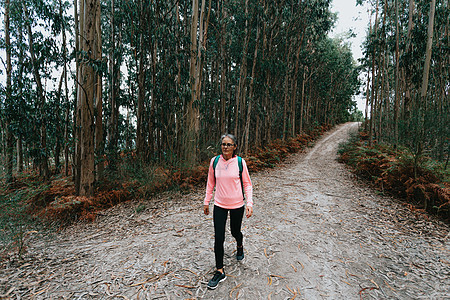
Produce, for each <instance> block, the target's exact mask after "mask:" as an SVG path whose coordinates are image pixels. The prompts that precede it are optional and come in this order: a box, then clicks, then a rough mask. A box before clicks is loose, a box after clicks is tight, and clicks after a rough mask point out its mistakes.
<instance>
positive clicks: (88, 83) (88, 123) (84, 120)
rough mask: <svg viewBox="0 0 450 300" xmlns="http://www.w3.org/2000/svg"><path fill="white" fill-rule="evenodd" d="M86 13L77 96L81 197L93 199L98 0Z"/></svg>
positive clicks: (82, 12) (89, 4) (88, 0)
mask: <svg viewBox="0 0 450 300" xmlns="http://www.w3.org/2000/svg"><path fill="white" fill-rule="evenodd" d="M83 1H84V4H83V6H84V8H85V9H84V10H80V29H81V28H83V30H80V33H81V37H82V38H81V46H82V49H83V51H84V53H87V55H88V56H89V61H87V60H86V59H85V60H83V61H82V63H81V78H80V80H78V81H79V82H80V83H81V87H82V92H81V93H80V94H79V95H78V97H79V98H80V101H79V103H80V105H81V122H80V123H81V137H80V144H81V176H80V195H81V196H93V194H94V181H95V162H94V161H95V153H94V152H95V140H94V136H95V114H94V97H95V96H96V95H97V90H96V88H98V84H96V81H97V77H98V74H97V73H96V72H95V70H94V67H93V65H92V63H90V61H91V62H92V61H96V60H97V59H98V57H96V53H97V48H96V47H97V38H98V33H97V26H96V24H99V21H98V18H100V15H99V14H98V12H99V8H98V6H99V5H100V2H99V0H83Z"/></svg>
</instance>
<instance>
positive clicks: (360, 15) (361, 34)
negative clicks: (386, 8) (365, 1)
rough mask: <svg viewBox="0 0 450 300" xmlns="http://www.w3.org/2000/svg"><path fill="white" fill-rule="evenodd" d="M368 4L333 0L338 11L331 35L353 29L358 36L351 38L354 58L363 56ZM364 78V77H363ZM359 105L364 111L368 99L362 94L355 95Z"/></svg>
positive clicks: (334, 10) (334, 35)
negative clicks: (362, 4)
mask: <svg viewBox="0 0 450 300" xmlns="http://www.w3.org/2000/svg"><path fill="white" fill-rule="evenodd" d="M367 9H368V5H365V6H360V5H359V6H356V0H333V3H332V9H331V10H332V11H333V12H336V13H337V17H338V19H337V22H336V25H335V28H334V29H333V31H332V32H331V33H330V36H331V37H336V36H339V35H340V34H342V33H345V32H347V31H348V30H352V31H353V33H355V34H356V37H354V38H351V39H349V40H348V41H349V42H350V43H351V49H352V52H353V58H354V59H355V60H358V58H361V57H362V49H361V46H362V43H363V41H364V39H365V36H366V31H367V28H368V25H369V13H368V11H367ZM362 78H363V77H362ZM355 100H356V101H357V107H358V109H359V110H360V111H362V112H364V110H365V107H366V100H365V98H364V97H363V96H362V95H358V96H355Z"/></svg>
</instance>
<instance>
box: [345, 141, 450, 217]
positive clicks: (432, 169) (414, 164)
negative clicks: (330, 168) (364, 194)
mask: <svg viewBox="0 0 450 300" xmlns="http://www.w3.org/2000/svg"><path fill="white" fill-rule="evenodd" d="M364 136H365V134H362V135H359V136H353V137H352V138H351V139H350V141H349V142H348V143H346V144H344V145H341V147H340V149H339V154H340V161H342V162H344V163H346V164H348V165H349V166H351V167H352V170H353V171H354V172H355V173H356V174H358V175H360V176H361V177H364V178H366V179H368V180H370V181H372V182H373V183H375V185H376V186H377V187H378V188H380V189H381V190H382V191H388V192H389V193H391V194H393V195H395V196H398V197H401V198H403V199H405V200H406V201H407V202H408V203H410V204H413V205H415V207H416V208H418V209H423V210H425V211H427V212H429V213H432V214H436V215H439V216H441V217H442V218H443V219H444V220H446V221H447V222H449V221H450V181H449V179H450V174H449V171H448V169H446V168H445V166H444V164H442V163H439V162H436V161H434V160H432V159H431V158H429V157H426V156H423V155H422V156H420V157H418V156H415V155H413V154H412V153H411V152H410V151H409V150H407V149H406V148H394V147H392V146H390V145H381V144H375V145H374V146H372V147H369V146H368V145H367V143H366V142H365V141H364V139H363V137H364Z"/></svg>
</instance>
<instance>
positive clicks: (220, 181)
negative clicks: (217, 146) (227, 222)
mask: <svg viewBox="0 0 450 300" xmlns="http://www.w3.org/2000/svg"><path fill="white" fill-rule="evenodd" d="M214 159H215V157H213V158H212V159H211V162H210V164H209V172H208V183H207V185H206V196H205V201H204V204H205V205H209V202H210V201H211V199H212V194H213V190H214V186H216V192H215V194H214V204H215V205H217V206H220V207H222V208H225V209H235V208H239V207H242V206H243V205H244V199H243V198H244V197H243V195H242V187H241V180H240V179H239V166H238V160H237V156H234V157H233V158H230V159H229V160H225V159H224V158H223V156H222V155H221V156H220V158H219V162H218V163H217V166H216V178H214V167H213V164H214ZM242 167H243V169H242V182H243V184H244V190H245V198H246V200H247V206H250V207H252V206H253V186H252V181H251V180H250V175H249V174H248V169H247V164H246V163H245V160H244V159H242Z"/></svg>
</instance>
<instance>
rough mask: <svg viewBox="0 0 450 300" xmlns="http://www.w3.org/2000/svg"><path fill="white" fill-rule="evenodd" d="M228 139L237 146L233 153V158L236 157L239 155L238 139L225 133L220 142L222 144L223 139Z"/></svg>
mask: <svg viewBox="0 0 450 300" xmlns="http://www.w3.org/2000/svg"><path fill="white" fill-rule="evenodd" d="M226 137H227V138H230V139H231V140H232V141H233V143H234V144H235V145H236V149H234V151H233V156H234V155H236V153H237V138H236V137H235V136H234V135H232V134H230V133H225V134H222V136H221V137H220V142H222V141H223V139H224V138H226Z"/></svg>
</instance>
